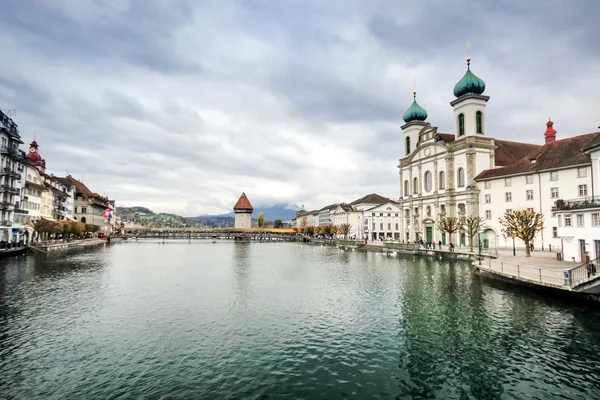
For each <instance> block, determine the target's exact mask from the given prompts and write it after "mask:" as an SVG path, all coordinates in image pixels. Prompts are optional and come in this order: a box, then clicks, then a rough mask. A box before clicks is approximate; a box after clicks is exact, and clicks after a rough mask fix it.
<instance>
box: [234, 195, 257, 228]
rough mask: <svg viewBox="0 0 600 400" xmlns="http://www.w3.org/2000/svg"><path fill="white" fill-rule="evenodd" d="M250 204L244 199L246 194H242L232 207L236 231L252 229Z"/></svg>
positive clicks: (246, 198) (252, 209)
mask: <svg viewBox="0 0 600 400" xmlns="http://www.w3.org/2000/svg"><path fill="white" fill-rule="evenodd" d="M252 211H254V208H252V204H250V200H248V197H246V193H242V195H241V196H240V199H239V200H238V201H237V203H235V206H233V212H234V213H235V228H236V229H250V228H251V227H252Z"/></svg>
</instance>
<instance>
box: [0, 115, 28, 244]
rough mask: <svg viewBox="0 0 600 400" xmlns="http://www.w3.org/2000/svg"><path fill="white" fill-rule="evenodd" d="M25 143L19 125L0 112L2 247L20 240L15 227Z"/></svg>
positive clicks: (0, 218) (18, 231)
mask: <svg viewBox="0 0 600 400" xmlns="http://www.w3.org/2000/svg"><path fill="white" fill-rule="evenodd" d="M21 143H23V142H22V141H21V137H20V135H19V129H18V127H17V124H15V122H14V121H13V120H12V119H11V118H9V117H8V116H7V115H6V114H5V113H4V112H3V111H0V246H5V245H6V244H8V243H16V242H18V241H19V240H20V238H19V235H20V233H21V232H20V228H19V226H15V227H13V222H14V215H15V209H16V208H18V207H19V206H20V204H19V203H20V202H19V200H20V194H21V190H20V188H21V182H20V181H21V175H22V172H23V168H24V167H23V160H22V159H21V154H20V151H19V144H21Z"/></svg>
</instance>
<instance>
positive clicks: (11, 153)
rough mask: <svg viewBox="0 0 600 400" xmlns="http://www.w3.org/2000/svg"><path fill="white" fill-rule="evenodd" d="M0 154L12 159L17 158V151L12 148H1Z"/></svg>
mask: <svg viewBox="0 0 600 400" xmlns="http://www.w3.org/2000/svg"><path fill="white" fill-rule="evenodd" d="M0 154H4V155H7V156H9V157H13V158H14V157H18V156H19V151H18V150H17V149H15V148H14V147H2V148H0Z"/></svg>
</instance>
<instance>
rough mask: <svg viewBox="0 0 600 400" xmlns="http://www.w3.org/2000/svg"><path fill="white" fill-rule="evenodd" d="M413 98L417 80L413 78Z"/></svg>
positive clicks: (415, 95) (415, 92)
mask: <svg viewBox="0 0 600 400" xmlns="http://www.w3.org/2000/svg"><path fill="white" fill-rule="evenodd" d="M413 97H415V98H416V97H417V78H413Z"/></svg>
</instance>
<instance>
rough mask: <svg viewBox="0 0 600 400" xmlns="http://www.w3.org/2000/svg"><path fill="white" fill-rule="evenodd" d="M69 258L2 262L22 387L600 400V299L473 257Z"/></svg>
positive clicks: (4, 368) (40, 394) (180, 254)
mask: <svg viewBox="0 0 600 400" xmlns="http://www.w3.org/2000/svg"><path fill="white" fill-rule="evenodd" d="M65 254H67V253H61V254H56V255H48V256H44V255H40V256H28V257H26V258H24V259H20V260H13V261H6V262H0V263H2V264H1V265H0V360H1V361H0V387H1V388H2V390H3V392H2V395H3V396H4V397H8V398H11V397H12V398H27V399H46V398H86V399H104V398H116V397H119V396H120V397H123V398H207V399H212V398H214V399H220V398H267V397H269V398H306V399H323V398H326V399H343V398H399V399H434V398H440V399H441V398H443V399H461V400H462V399H500V398H502V399H507V398H515V399H525V398H538V399H545V398H556V397H557V395H556V394H557V393H560V394H561V396H562V397H561V398H567V399H577V398H586V399H587V398H589V399H593V398H600V381H599V379H600V369H599V367H598V365H600V363H599V362H600V359H599V357H600V356H599V354H600V333H599V332H600V318H599V317H600V313H599V312H598V311H596V310H594V309H592V308H588V307H587V306H578V305H574V304H568V303H564V302H560V301H557V300H554V299H552V298H551V297H549V296H543V295H538V294H532V293H531V292H530V291H527V290H521V289H518V288H515V287H513V286H501V285H497V284H496V283H495V282H488V281H487V280H484V279H481V277H479V276H477V275H475V274H473V273H472V272H471V270H470V267H469V266H468V265H467V264H465V263H460V262H454V263H452V262H450V263H449V262H440V261H439V260H435V259H429V258H427V259H423V258H419V259H414V260H413V259H412V258H403V257H390V256H386V255H382V254H376V253H358V252H341V251H340V250H339V249H336V248H331V247H327V248H321V247H316V246H306V245H297V244H288V243H285V244H284V243H281V244H279V243H278V244H274V243H244V242H241V243H240V242H238V243H227V242H219V243H218V244H211V243H210V242H202V243H199V242H192V243H187V241H186V242H185V243H183V242H177V243H168V245H163V244H156V243H146V244H144V243H138V244H133V245H122V246H111V247H109V248H106V249H102V248H98V249H88V250H86V251H82V252H73V253H68V254H69V256H68V257H67V256H65ZM0 397H2V396H0Z"/></svg>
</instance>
